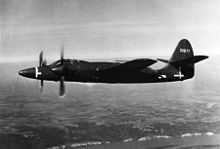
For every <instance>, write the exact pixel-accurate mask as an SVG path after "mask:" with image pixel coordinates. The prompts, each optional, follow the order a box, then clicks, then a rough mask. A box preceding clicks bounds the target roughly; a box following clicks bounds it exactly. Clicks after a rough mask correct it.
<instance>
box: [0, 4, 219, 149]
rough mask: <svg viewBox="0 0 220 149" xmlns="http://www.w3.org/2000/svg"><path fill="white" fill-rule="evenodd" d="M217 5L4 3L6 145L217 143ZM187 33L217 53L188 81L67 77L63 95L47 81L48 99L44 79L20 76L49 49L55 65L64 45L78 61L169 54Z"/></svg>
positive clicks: (0, 15)
mask: <svg viewBox="0 0 220 149" xmlns="http://www.w3.org/2000/svg"><path fill="white" fill-rule="evenodd" d="M219 8H220V1H219V0H210V1H207V0H193V1H192V0H0V25H1V26H0V148H3V149H8V148H21V149H24V148H29V149H32V148H33V149H40V148H52V147H57V148H62V147H63V148H74V147H76V146H77V145H78V146H80V147H91V148H92V147H94V144H103V146H102V147H103V148H104V146H105V145H106V144H107V145H112V146H114V144H116V145H115V146H114V148H117V147H118V148H123V147H124V145H125V146H126V143H130V147H131V148H141V147H140V146H141V145H143V146H144V148H147V146H149V144H148V143H149V142H150V141H152V140H154V141H155V140H156V142H158V145H159V144H161V145H169V144H172V145H174V147H173V146H172V147H173V148H175V145H177V146H178V145H186V146H187V145H188V146H190V145H195V144H196V145H199V144H201V145H208V144H217V143H219V142H220V135H219V134H220V77H219V76H220V67H219V66H220V52H219V50H220V9H219ZM183 38H186V39H188V40H189V41H190V42H191V44H192V47H193V50H194V53H195V55H208V56H209V59H207V60H205V61H203V62H201V63H198V64H196V73H195V77H194V78H193V79H190V80H187V81H183V82H175V83H158V84H141V85H140V84H133V85H129V84H127V85H122V84H119V85H108V84H91V83H90V84H82V83H66V88H67V93H66V96H65V97H64V98H63V99H60V98H59V97H58V87H59V84H57V83H55V82H45V89H44V92H43V94H42V95H41V94H40V89H39V82H38V81H36V80H31V79H27V78H22V77H20V76H19V75H18V71H19V70H21V69H24V68H27V67H32V66H36V65H38V55H39V52H40V51H41V50H43V51H44V55H45V57H46V59H47V61H48V63H52V62H53V61H54V60H57V59H59V55H60V47H61V46H62V45H64V47H65V58H72V59H74V58H76V59H84V60H91V61H93V60H98V61H101V60H103V61H113V60H115V59H133V58H166V59H169V58H170V56H171V54H172V52H173V51H174V49H175V47H176V45H177V43H178V42H179V41H180V40H181V39H183ZM163 66H164V64H163V63H160V62H158V63H157V64H155V65H153V66H152V67H153V68H161V67H163ZM188 138H190V139H188ZM144 139H145V140H144ZM187 139H188V140H191V141H188V142H187V141H186V140H187ZM193 139H195V140H193ZM141 140H144V141H141ZM161 140H162V141H161ZM164 140H168V141H167V142H168V143H167V142H166V141H165V143H164ZM125 142H126V143H125ZM169 142H171V143H169ZM117 143H118V144H117ZM90 144H92V145H90ZM132 145H133V146H132ZM218 145H219V144H218ZM98 146H99V145H95V147H98ZM215 147H216V148H217V146H213V148H215ZM124 148H127V147H124Z"/></svg>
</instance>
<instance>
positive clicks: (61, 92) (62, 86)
mask: <svg viewBox="0 0 220 149" xmlns="http://www.w3.org/2000/svg"><path fill="white" fill-rule="evenodd" d="M64 79H65V78H64V76H62V77H61V79H60V97H61V98H62V97H63V96H64V95H65V85H64Z"/></svg>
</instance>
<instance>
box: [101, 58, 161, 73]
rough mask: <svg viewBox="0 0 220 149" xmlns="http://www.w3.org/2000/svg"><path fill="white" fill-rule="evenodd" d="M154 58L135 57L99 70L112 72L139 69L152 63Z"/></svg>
mask: <svg viewBox="0 0 220 149" xmlns="http://www.w3.org/2000/svg"><path fill="white" fill-rule="evenodd" d="M156 62H157V61H156V60H153V59H146V58H145V59H135V60H131V61H127V62H125V63H121V64H119V65H116V66H113V67H110V68H107V69H104V70H101V71H102V72H114V71H126V70H141V69H144V68H146V67H148V66H150V65H152V64H154V63H156Z"/></svg>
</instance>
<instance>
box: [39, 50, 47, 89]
mask: <svg viewBox="0 0 220 149" xmlns="http://www.w3.org/2000/svg"><path fill="white" fill-rule="evenodd" d="M45 65H46V59H44V60H43V51H41V52H40V55H39V67H42V66H45ZM43 88H44V80H43V79H41V80H40V92H41V93H42V92H43Z"/></svg>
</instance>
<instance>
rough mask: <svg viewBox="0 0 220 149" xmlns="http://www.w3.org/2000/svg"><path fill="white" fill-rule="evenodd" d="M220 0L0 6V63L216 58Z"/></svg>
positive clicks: (4, 2) (46, 1) (10, 1)
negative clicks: (188, 48) (185, 49)
mask: <svg viewBox="0 0 220 149" xmlns="http://www.w3.org/2000/svg"><path fill="white" fill-rule="evenodd" d="M219 8H220V0H210V1H207V0H193V1H192V0H0V24H1V28H0V33H1V36H0V61H26V60H37V59H38V55H39V52H40V51H41V50H43V51H44V56H45V57H46V58H47V59H55V58H57V59H58V58H59V53H60V47H62V46H64V47H65V57H66V58H78V59H96V58H97V59H100V58H103V59H104V58H117V59H118V58H126V57H142V58H150V57H152V56H154V57H157V56H158V57H161V56H170V55H171V54H172V52H173V51H174V49H175V47H176V45H177V43H178V42H179V41H180V40H181V39H183V38H186V39H189V40H190V42H191V44H192V46H193V48H194V53H195V54H206V55H219V54H220V52H218V51H219V50H220V27H219V26H220V9H219Z"/></svg>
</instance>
